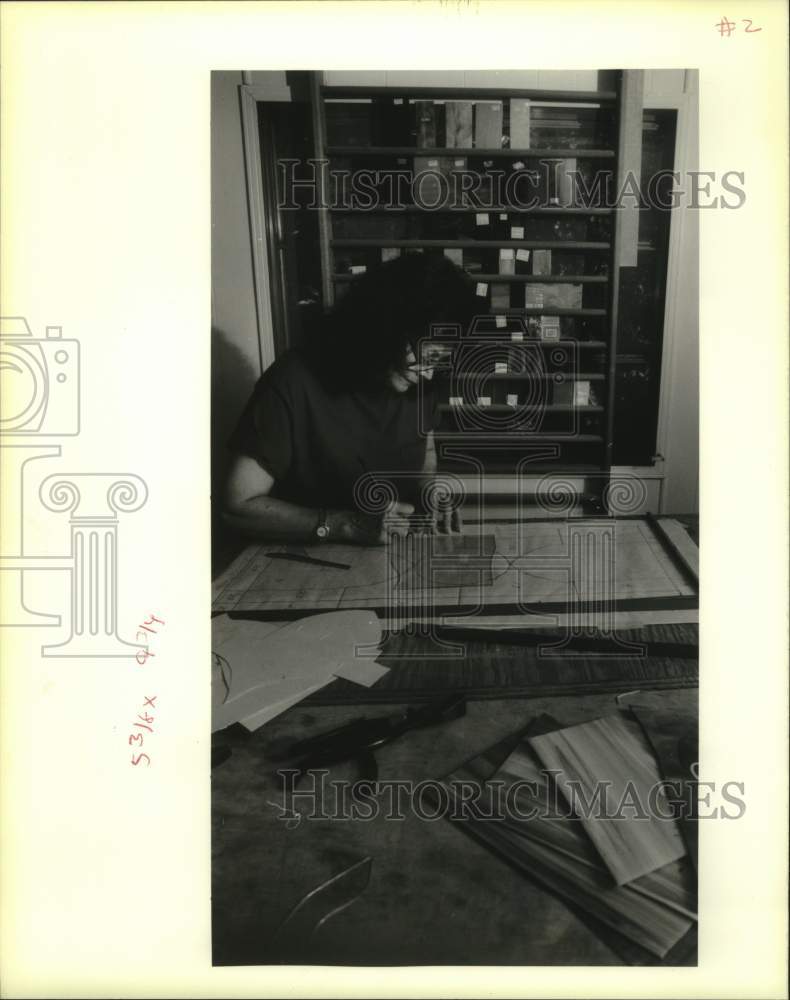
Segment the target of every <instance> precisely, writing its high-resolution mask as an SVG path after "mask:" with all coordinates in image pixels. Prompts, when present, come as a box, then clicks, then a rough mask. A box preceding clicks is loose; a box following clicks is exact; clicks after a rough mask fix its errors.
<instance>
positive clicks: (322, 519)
mask: <svg viewBox="0 0 790 1000" xmlns="http://www.w3.org/2000/svg"><path fill="white" fill-rule="evenodd" d="M315 537H316V538H317V539H318V540H319V542H325V541H326V540H327V538H329V521H328V519H327V512H326V511H325V510H321V511H319V513H318V524H317V525H316V528H315Z"/></svg>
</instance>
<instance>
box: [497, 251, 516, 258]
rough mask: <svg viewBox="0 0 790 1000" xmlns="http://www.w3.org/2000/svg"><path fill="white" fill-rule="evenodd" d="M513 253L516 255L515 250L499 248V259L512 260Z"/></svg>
mask: <svg viewBox="0 0 790 1000" xmlns="http://www.w3.org/2000/svg"><path fill="white" fill-rule="evenodd" d="M515 255H516V252H515V250H500V251H499V259H500V260H513V258H514V257H515Z"/></svg>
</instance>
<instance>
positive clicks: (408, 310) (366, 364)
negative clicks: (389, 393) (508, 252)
mask: <svg viewBox="0 0 790 1000" xmlns="http://www.w3.org/2000/svg"><path fill="white" fill-rule="evenodd" d="M475 312H476V299H475V295H474V291H473V288H472V284H471V281H470V279H469V278H468V276H467V275H466V273H465V272H464V271H462V270H461V269H460V268H458V267H456V266H455V264H453V263H452V261H450V260H448V259H447V258H446V257H445V256H444V255H443V254H439V255H434V254H429V253H407V254H403V255H402V256H400V257H397V258H395V259H394V260H391V261H388V262H387V263H385V264H382V265H381V266H380V267H378V268H376V269H375V270H372V271H369V272H368V273H366V274H364V275H363V276H362V277H361V278H359V279H358V280H357V281H355V282H354V283H353V285H352V286H351V288H350V289H349V291H348V292H347V293H346V295H345V297H344V298H343V299H341V300H340V302H339V303H338V304H337V305H336V306H335V308H334V309H333V310H332V311H331V312H330V313H329V314H327V315H326V316H325V317H323V320H322V322H321V323H320V324H319V328H318V329H317V330H316V332H315V335H314V338H313V344H312V348H313V349H312V351H311V354H312V355H313V357H314V359H315V361H316V362H317V365H318V369H317V370H318V373H319V374H320V376H321V377H322V379H323V380H324V381H325V382H326V383H327V384H328V385H330V386H334V387H336V388H337V389H358V388H365V387H370V386H371V385H374V384H376V383H378V382H381V381H382V380H383V379H384V377H385V376H386V373H387V371H388V370H389V369H391V368H395V367H398V366H399V365H401V364H402V363H403V360H404V357H405V354H406V349H407V345H408V344H411V345H412V346H414V347H415V348H416V345H417V342H418V341H419V340H421V339H422V338H424V337H428V336H430V334H431V327H432V325H433V324H458V325H460V327H461V331H462V333H463V332H465V331H466V330H467V329H468V328H469V325H470V323H471V321H472V318H473V317H474V315H475Z"/></svg>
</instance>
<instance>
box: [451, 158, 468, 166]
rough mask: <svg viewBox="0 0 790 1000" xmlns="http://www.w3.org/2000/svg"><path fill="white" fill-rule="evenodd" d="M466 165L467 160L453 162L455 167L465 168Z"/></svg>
mask: <svg viewBox="0 0 790 1000" xmlns="http://www.w3.org/2000/svg"><path fill="white" fill-rule="evenodd" d="M465 163H466V160H453V166H454V167H463V166H464V164H465Z"/></svg>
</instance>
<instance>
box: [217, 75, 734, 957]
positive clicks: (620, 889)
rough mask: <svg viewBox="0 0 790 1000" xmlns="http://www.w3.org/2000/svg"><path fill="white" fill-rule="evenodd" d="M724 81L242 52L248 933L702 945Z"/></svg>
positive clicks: (236, 348)
mask: <svg viewBox="0 0 790 1000" xmlns="http://www.w3.org/2000/svg"><path fill="white" fill-rule="evenodd" d="M697 94H698V79H697V72H696V71H695V70H694V69H685V70H684V69H665V70H660V69H653V70H636V69H628V70H616V69H615V70H608V69H600V70H596V71H592V70H585V71H576V72H571V71H561V70H556V71H546V70H542V71H535V70H532V71H530V70H513V71H504V70H491V71H480V70H478V71H469V72H435V71H434V72H430V71H426V72H419V71H413V72H412V71H409V72H405V71H400V72H398V71H392V72H391V71H386V70H384V71H377V72H359V71H357V72H353V71H348V72H346V71H281V72H271V71H268V72H267V71H242V72H230V71H228V72H220V71H217V72H215V73H213V74H212V123H211V125H212V143H213V147H212V151H213V158H212V288H213V300H212V301H213V311H212V434H213V441H212V447H213V451H212V474H213V477H214V479H213V485H212V497H213V559H214V566H213V584H212V589H213V604H212V722H211V727H212V782H211V789H212V800H211V801H212V938H213V961H214V963H215V964H217V965H245V964H246V965H257V964H267V963H286V964H294V965H304V964H318V965H332V964H338V965H350V966H355V965H358V966H365V965H382V966H389V965H442V964H445V965H465V964H470V965H497V964H501V965H594V966H595V965H622V964H625V965H634V964H637V965H653V964H658V965H669V966H672V965H688V964H692V965H693V964H694V963H695V962H696V940H697V921H698V907H697V840H698V838H697V815H696V801H695V792H694V789H695V787H696V786H695V781H696V774H697V767H698V680H699V674H698V640H699V635H698V622H699V610H698V609H699V597H700V595H699V547H698V539H699V516H698V515H699V503H698V473H699V444H698V436H699V408H698V371H697V354H698V328H699V323H698V312H699V306H698V283H697V279H696V274H697V268H698V249H699V240H698V228H697V214H698V212H696V211H694V209H695V208H696V207H697V206H698V205H699V202H700V199H701V198H703V197H707V198H708V199H709V198H710V190H701V189H700V187H699V186H698V185H697V186H695V185H694V182H695V180H698V178H697V176H696V174H695V171H698V162H697V144H698V109H697ZM717 186H718V187H719V190H720V197H724V198H729V199H731V200H732V201H733V205H735V204H736V203H737V200H738V198H739V197H740V198H742V197H743V194H742V192H741V191H739V188H738V178H737V177H727V176H725V177H723V178H718V179H717ZM245 306H246V312H245V311H243V310H244V308H245ZM731 791H733V792H735V790H734V789H733V790H731ZM725 806H726V807H727V808H729V809H731V810H733V814H735V813H736V812H737V810H738V808H742V806H741V805H740V804H739V803H738V802H737V801H733V802H731V803H729V804H727V803H725Z"/></svg>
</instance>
